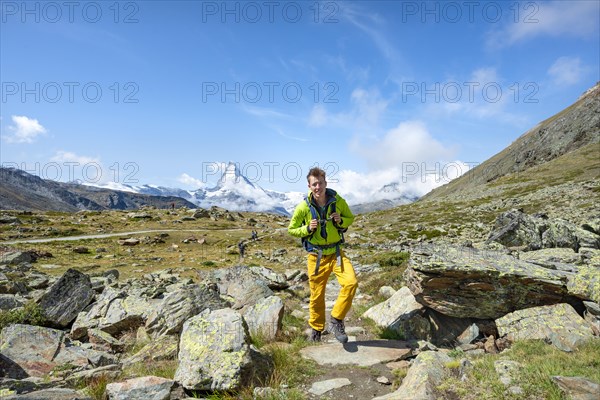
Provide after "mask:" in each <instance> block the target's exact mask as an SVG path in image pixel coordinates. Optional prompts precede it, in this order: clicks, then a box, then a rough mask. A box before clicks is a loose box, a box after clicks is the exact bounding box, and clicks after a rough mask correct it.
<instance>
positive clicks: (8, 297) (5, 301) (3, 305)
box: [0, 294, 23, 311]
mask: <svg viewBox="0 0 600 400" xmlns="http://www.w3.org/2000/svg"><path fill="white" fill-rule="evenodd" d="M22 305H23V302H22V301H21V300H20V299H19V298H18V297H16V296H15V295H14V294H0V310H2V311H4V310H12V309H13V308H17V307H21V306H22Z"/></svg>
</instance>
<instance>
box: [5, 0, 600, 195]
mask: <svg viewBox="0 0 600 400" xmlns="http://www.w3.org/2000/svg"><path fill="white" fill-rule="evenodd" d="M0 4H1V11H2V21H1V25H0V28H1V32H0V45H1V50H0V51H1V53H0V56H1V57H0V58H1V61H0V80H1V82H2V93H1V99H0V100H1V103H0V106H1V110H0V115H1V118H2V119H1V120H0V127H1V136H2V140H1V142H0V145H1V149H0V162H1V163H2V164H3V165H4V166H18V167H20V168H22V169H26V170H28V171H29V172H33V173H36V174H38V175H40V176H42V177H44V178H50V179H59V180H63V181H65V180H69V179H79V180H81V181H84V182H87V183H100V184H106V183H113V184H156V185H163V186H170V187H181V188H186V189H195V188H198V187H202V186H205V187H210V186H212V185H214V183H215V182H216V180H217V179H218V176H219V174H218V171H217V168H216V167H215V166H216V165H220V163H223V162H228V161H235V162H238V163H239V165H240V168H241V169H242V171H243V172H244V173H245V174H246V175H247V176H248V177H249V178H250V179H251V180H252V181H253V182H256V183H258V184H259V185H261V186H262V187H264V188H266V189H273V190H281V191H289V190H300V191H303V190H305V188H306V186H305V178H304V177H305V175H306V173H307V172H308V169H309V168H310V167H311V166H313V165H315V164H318V165H320V166H321V167H324V168H325V169H326V171H327V172H328V174H329V182H330V186H331V187H336V188H339V190H341V191H343V192H344V193H347V195H348V196H353V197H354V198H355V200H357V201H358V200H367V199H368V198H369V197H370V196H372V195H373V193H374V191H376V190H377V189H379V188H381V186H383V185H384V184H386V183H390V182H393V181H399V182H401V183H402V185H401V187H402V188H403V189H402V190H409V191H413V192H415V193H417V194H423V193H425V192H426V191H428V190H430V189H431V188H432V187H434V186H436V185H439V184H441V183H445V182H446V181H448V180H449V179H450V178H452V177H455V176H457V175H458V174H459V173H460V172H465V171H466V168H467V167H468V166H473V165H476V164H477V163H481V162H483V161H485V160H486V159H487V158H489V157H490V156H492V155H493V154H495V153H497V152H499V151H500V150H502V149H503V148H505V147H506V146H508V145H509V144H510V143H511V142H512V141H514V140H515V139H516V138H517V137H519V136H520V135H521V134H523V133H524V132H526V131H527V130H528V129H530V128H532V127H533V126H535V125H536V124H537V123H538V122H540V121H542V120H544V119H545V118H547V117H549V116H551V115H553V114H555V113H556V112H558V111H560V110H562V109H563V108H565V107H567V106H568V105H570V104H571V103H573V102H574V101H575V100H576V99H577V98H578V97H579V96H580V95H581V94H582V93H583V92H584V91H585V90H587V89H588V88H590V87H592V86H593V85H594V84H595V83H596V82H597V81H599V80H600V73H599V70H600V60H599V59H600V50H599V49H600V39H599V37H600V32H599V26H598V25H599V21H600V2H598V1H595V0H594V1H533V2H531V1H525V2H517V1H506V2H505V1H493V2H488V1H476V2H461V1H458V2H452V1H450V2H445V1H443V2H421V1H416V2H413V1H321V2H317V1H272V2H267V1H256V2H254V1H249V2H244V1H237V2H236V1H231V2H222V1H203V2H201V1H169V2H167V1H120V2H116V1H106V2H105V1H95V2H93V1H92V2H87V1H84V2H79V1H75V2H70V3H69V2H39V1H37V2H33V1H32V2H22V1H1V2H0ZM388 195H392V194H388Z"/></svg>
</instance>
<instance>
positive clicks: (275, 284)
mask: <svg viewBox="0 0 600 400" xmlns="http://www.w3.org/2000/svg"><path fill="white" fill-rule="evenodd" d="M250 271H252V272H253V273H254V274H256V275H257V276H259V277H261V278H263V279H264V280H265V281H266V282H267V286H268V287H269V289H272V290H283V289H287V288H288V287H289V286H290V284H289V283H288V281H287V278H286V277H285V275H284V274H279V273H277V272H275V271H273V270H272V269H269V268H266V267H250Z"/></svg>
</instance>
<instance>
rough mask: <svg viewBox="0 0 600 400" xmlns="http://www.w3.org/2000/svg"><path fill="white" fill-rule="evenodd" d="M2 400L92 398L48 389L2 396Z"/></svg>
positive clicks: (72, 391)
mask: <svg viewBox="0 0 600 400" xmlns="http://www.w3.org/2000/svg"><path fill="white" fill-rule="evenodd" d="M2 400H92V398H91V397H90V396H88V395H86V394H83V393H81V392H80V391H77V390H75V389H67V388H50V389H43V390H36V391H35V392H30V393H26V394H19V395H13V396H8V397H4V396H3V397H2Z"/></svg>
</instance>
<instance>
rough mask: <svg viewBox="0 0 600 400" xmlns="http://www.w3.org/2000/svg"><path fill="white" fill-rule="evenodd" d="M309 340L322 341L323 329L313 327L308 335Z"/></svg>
mask: <svg viewBox="0 0 600 400" xmlns="http://www.w3.org/2000/svg"><path fill="white" fill-rule="evenodd" d="M308 341H309V342H320V341H321V331H318V330H316V329H311V331H310V335H309V336H308Z"/></svg>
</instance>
